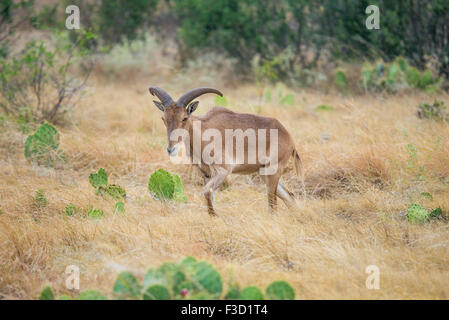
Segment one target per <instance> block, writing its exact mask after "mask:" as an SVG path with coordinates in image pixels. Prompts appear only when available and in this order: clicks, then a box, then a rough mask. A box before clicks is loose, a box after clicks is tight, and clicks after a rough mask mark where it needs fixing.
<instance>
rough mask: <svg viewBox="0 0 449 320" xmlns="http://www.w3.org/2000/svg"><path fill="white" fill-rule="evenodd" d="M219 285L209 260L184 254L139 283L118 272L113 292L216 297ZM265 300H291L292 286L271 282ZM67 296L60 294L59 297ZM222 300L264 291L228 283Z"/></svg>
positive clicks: (88, 295)
mask: <svg viewBox="0 0 449 320" xmlns="http://www.w3.org/2000/svg"><path fill="white" fill-rule="evenodd" d="M222 291H223V284H222V279H221V276H220V274H219V273H218V272H217V270H216V269H215V268H214V267H213V266H212V265H211V264H209V263H207V262H205V261H197V260H196V259H195V258H193V257H186V258H184V259H183V260H182V261H181V262H180V263H171V262H167V263H164V264H162V265H160V266H159V267H158V268H152V269H149V270H148V271H147V273H146V274H145V277H144V280H143V285H140V284H139V281H138V280H137V278H136V277H134V275H133V274H132V273H130V272H128V271H124V272H121V273H120V274H119V275H118V276H117V279H116V281H115V283H114V287H113V295H114V296H115V297H117V298H119V299H144V300H169V299H192V300H202V299H208V300H210V299H219V298H220V297H222ZM265 296H266V297H268V298H269V299H294V297H295V292H294V290H293V288H292V287H291V286H290V285H289V284H288V283H286V282H285V281H274V282H272V283H271V284H270V285H269V286H268V287H267V289H266V293H265ZM41 297H49V298H51V299H54V295H53V293H52V291H51V288H50V287H45V288H44V290H42V293H41ZM63 298H64V299H71V298H70V297H69V296H66V295H62V296H61V297H60V299H63ZM223 298H224V299H233V300H238V299H240V300H263V299H264V294H263V293H262V291H261V290H260V289H259V288H257V287H255V286H248V287H246V288H244V289H243V290H241V291H240V289H239V285H238V284H236V283H234V284H232V285H231V284H230V285H229V288H228V292H227V293H226V294H225V295H224V297H223ZM104 299H107V297H106V296H104V295H102V294H101V293H100V292H98V291H95V290H88V291H84V292H83V293H81V294H80V295H79V296H78V300H104Z"/></svg>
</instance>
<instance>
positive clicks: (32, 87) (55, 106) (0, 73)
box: [0, 31, 93, 123]
mask: <svg viewBox="0 0 449 320" xmlns="http://www.w3.org/2000/svg"><path fill="white" fill-rule="evenodd" d="M77 34H78V40H79V41H76V42H74V43H71V42H69V40H68V38H67V37H64V36H63V35H65V34H64V33H59V34H58V36H59V38H58V41H55V42H54V44H55V46H49V45H48V44H46V43H45V42H44V41H30V42H28V43H27V44H26V46H25V48H24V49H23V50H22V51H21V52H19V53H17V54H15V55H14V56H11V57H4V58H0V97H1V99H0V110H2V111H3V112H4V113H5V114H7V115H9V116H11V117H12V118H19V117H22V118H24V119H27V120H28V121H30V122H43V121H49V122H52V123H56V122H61V121H63V120H64V116H65V115H66V113H67V112H68V111H69V110H71V109H72V108H73V106H74V105H75V104H76V102H77V101H79V98H80V97H81V96H82V94H83V89H84V85H85V82H86V81H87V79H88V77H89V74H90V71H91V70H92V68H93V61H92V60H90V59H87V57H88V56H89V52H88V51H86V48H84V47H83V46H82V43H83V41H84V40H85V39H86V38H87V37H89V36H90V34H89V32H84V31H83V32H79V33H77ZM53 47H54V48H53ZM80 64H82V66H83V69H84V70H86V72H85V73H83V74H81V73H76V72H75V70H74V69H75V66H76V65H80Z"/></svg>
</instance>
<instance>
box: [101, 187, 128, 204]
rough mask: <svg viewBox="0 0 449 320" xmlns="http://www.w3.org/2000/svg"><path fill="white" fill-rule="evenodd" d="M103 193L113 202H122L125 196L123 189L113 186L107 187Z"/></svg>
mask: <svg viewBox="0 0 449 320" xmlns="http://www.w3.org/2000/svg"><path fill="white" fill-rule="evenodd" d="M105 192H106V193H107V194H108V195H109V196H111V197H112V198H113V199H114V200H123V199H125V196H126V192H125V189H123V188H122V187H120V186H118V185H115V184H111V185H108V186H107V187H106V190H105Z"/></svg>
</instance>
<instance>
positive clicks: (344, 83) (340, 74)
mask: <svg viewBox="0 0 449 320" xmlns="http://www.w3.org/2000/svg"><path fill="white" fill-rule="evenodd" d="M334 84H335V86H336V87H337V89H338V90H340V91H341V92H343V93H346V92H347V91H348V78H347V77H346V73H345V72H344V71H343V70H337V71H336V72H335V75H334Z"/></svg>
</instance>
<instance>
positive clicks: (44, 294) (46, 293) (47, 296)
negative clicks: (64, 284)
mask: <svg viewBox="0 0 449 320" xmlns="http://www.w3.org/2000/svg"><path fill="white" fill-rule="evenodd" d="M39 300H55V295H54V294H53V290H51V288H50V287H49V286H45V287H44V289H42V291H41V294H40V295H39Z"/></svg>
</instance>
